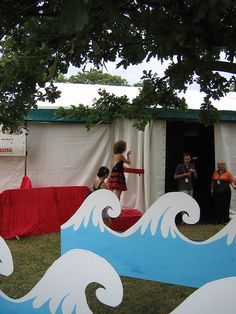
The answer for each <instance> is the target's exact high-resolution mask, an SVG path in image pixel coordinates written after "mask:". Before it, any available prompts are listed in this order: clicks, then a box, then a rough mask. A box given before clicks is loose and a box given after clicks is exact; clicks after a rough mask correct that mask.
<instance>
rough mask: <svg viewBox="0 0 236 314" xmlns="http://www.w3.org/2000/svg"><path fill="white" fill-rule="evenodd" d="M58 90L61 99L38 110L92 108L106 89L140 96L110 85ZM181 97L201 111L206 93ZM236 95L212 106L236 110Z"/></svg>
mask: <svg viewBox="0 0 236 314" xmlns="http://www.w3.org/2000/svg"><path fill="white" fill-rule="evenodd" d="M55 85H56V86H57V87H58V90H59V91H61V96H60V98H58V99H56V101H55V103H53V104H52V103H49V102H47V101H46V102H38V103H37V105H38V108H42V109H43V108H47V109H49V108H58V107H60V106H62V107H65V108H69V107H70V106H71V105H75V106H76V105H79V104H83V105H88V106H91V105H92V103H93V100H94V99H95V98H99V95H98V90H99V89H105V90H106V91H107V92H109V93H112V94H115V95H116V96H123V95H126V96H127V97H128V98H129V100H132V99H133V98H135V97H136V96H137V95H138V94H139V88H138V87H130V86H109V85H89V84H72V83H57V84H55ZM179 96H180V97H184V98H185V99H186V102H187V104H188V108H189V109H199V108H200V105H201V103H202V102H203V98H204V96H205V94H204V93H200V92H199V90H187V91H186V93H182V92H181V93H179ZM235 103H236V93H233V92H231V93H228V94H227V95H226V96H225V97H222V98H221V99H220V100H219V101H218V100H212V104H213V105H214V106H215V107H216V108H217V109H218V110H234V111H235V110H236V106H235Z"/></svg>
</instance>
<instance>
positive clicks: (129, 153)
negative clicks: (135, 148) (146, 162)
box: [121, 151, 131, 165]
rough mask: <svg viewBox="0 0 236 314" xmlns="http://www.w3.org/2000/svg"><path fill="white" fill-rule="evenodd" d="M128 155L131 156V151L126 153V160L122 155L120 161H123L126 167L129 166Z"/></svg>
mask: <svg viewBox="0 0 236 314" xmlns="http://www.w3.org/2000/svg"><path fill="white" fill-rule="evenodd" d="M130 155H131V151H128V153H127V158H125V156H124V155H121V160H123V162H124V163H126V164H127V165H130V164H131V159H130Z"/></svg>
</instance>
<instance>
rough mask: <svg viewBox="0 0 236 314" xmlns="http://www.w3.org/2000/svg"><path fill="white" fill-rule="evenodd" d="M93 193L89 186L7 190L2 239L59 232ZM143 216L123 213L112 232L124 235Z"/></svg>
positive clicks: (0, 214)
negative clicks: (120, 232)
mask: <svg viewBox="0 0 236 314" xmlns="http://www.w3.org/2000/svg"><path fill="white" fill-rule="evenodd" d="M89 192H90V190H89V188H88V187H86V186H67V187H45V188H29V189H16V190H6V191H3V192H2V193H0V235H1V236H2V237H3V238H4V239H10V238H14V237H16V236H18V237H22V236H33V235H37V234H42V233H48V232H56V231H59V230H60V226H61V225H62V224H64V223H65V222H66V221H67V220H68V219H69V218H70V217H71V216H72V215H73V214H74V213H75V212H76V211H77V209H78V208H79V207H80V205H81V204H82V203H83V201H84V198H85V196H86V195H87V194H88V193H89ZM141 216H142V214H141V213H140V212H139V211H138V210H135V209H122V211H121V215H120V216H119V217H117V218H115V219H112V223H111V226H110V227H111V229H113V230H116V231H125V230H127V229H128V228H130V227H131V226H132V225H133V224H134V223H136V222H137V221H138V219H139V218H140V217H141Z"/></svg>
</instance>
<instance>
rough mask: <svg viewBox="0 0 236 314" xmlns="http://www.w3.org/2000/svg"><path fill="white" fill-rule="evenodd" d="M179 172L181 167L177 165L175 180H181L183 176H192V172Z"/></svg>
mask: <svg viewBox="0 0 236 314" xmlns="http://www.w3.org/2000/svg"><path fill="white" fill-rule="evenodd" d="M179 172H180V168H179V167H177V168H176V171H175V175H174V179H175V180H179V179H182V178H189V177H190V176H191V173H190V172H184V173H179Z"/></svg>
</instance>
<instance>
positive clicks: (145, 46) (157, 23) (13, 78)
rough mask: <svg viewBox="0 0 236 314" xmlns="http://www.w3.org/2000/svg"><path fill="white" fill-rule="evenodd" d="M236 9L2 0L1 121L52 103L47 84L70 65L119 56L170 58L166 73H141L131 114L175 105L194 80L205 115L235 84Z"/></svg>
mask: <svg viewBox="0 0 236 314" xmlns="http://www.w3.org/2000/svg"><path fill="white" fill-rule="evenodd" d="M235 12H236V3H235V0H178V1H173V0H152V1H143V0H114V1H110V0H77V1H74V0H44V1H40V0H38V1H32V0H24V1H23V0H1V2H0V14H1V19H0V40H1V41H0V53H1V59H0V123H3V124H4V125H5V127H12V128H14V127H16V125H17V122H18V121H20V120H21V119H23V117H24V115H25V114H26V113H27V111H28V110H29V109H30V108H32V107H34V106H35V104H36V102H37V100H49V101H51V102H53V101H55V99H56V98H57V97H59V93H58V91H57V90H56V88H55V87H54V86H53V83H52V82H53V80H54V79H55V78H56V77H58V76H59V75H60V74H65V73H67V70H68V67H69V65H70V64H72V65H74V66H76V67H81V66H84V65H85V64H86V63H88V62H91V63H93V64H94V66H95V67H99V66H100V65H103V64H105V63H106V62H108V61H116V60H117V57H118V58H119V60H120V61H119V63H118V64H117V66H123V67H125V68H126V67H127V66H128V65H130V64H139V63H140V62H142V61H143V60H145V59H146V60H150V58H157V59H159V60H161V61H163V60H171V64H170V66H169V67H168V69H167V70H166V72H165V75H164V76H163V77H159V76H158V73H157V74H155V69H153V70H154V71H153V72H154V74H152V73H146V74H145V77H144V83H143V90H142V92H141V94H140V97H139V98H138V99H136V100H135V101H136V102H135V104H134V107H135V109H136V110H135V111H132V112H134V114H135V115H134V116H138V117H139V118H142V115H143V114H144V113H145V112H146V109H147V108H149V107H153V106H154V107H155V106H156V105H161V106H162V105H164V106H166V107H167V106H170V107H172V106H175V104H176V105H177V106H179V105H180V102H181V100H180V101H178V100H177V99H176V94H175V91H176V90H185V89H186V87H187V85H188V84H191V83H192V82H194V81H195V82H197V83H198V84H199V85H200V89H201V91H202V92H205V93H206V97H205V102H204V104H202V109H203V110H205V112H206V113H207V112H208V111H211V110H212V106H211V102H210V99H211V98H213V99H219V98H220V97H222V96H223V95H224V94H225V93H227V92H228V91H229V89H230V86H232V85H233V84H235V78H234V77H233V75H234V74H235V72H236V63H235V51H236V49H235V48H236V36H235V33H236V16H235ZM222 55H223V56H224V61H222V60H221V57H222ZM216 71H219V72H216ZM221 72H227V73H230V74H231V75H232V77H231V78H229V79H226V78H224V77H223V76H221V74H219V73H221ZM47 82H49V85H45V84H46V83H47ZM145 82H146V83H145ZM45 86H46V88H45V89H42V88H43V87H45ZM151 86H152V87H151ZM158 102H160V103H158ZM120 106H121V107H122V104H121V105H120ZM185 106H186V104H185ZM121 109H122V108H121ZM121 112H122V114H123V115H124V116H126V112H125V110H123V109H122V110H121ZM127 115H129V116H130V111H129V112H128V113H127ZM145 119H147V116H144V120H145Z"/></svg>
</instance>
